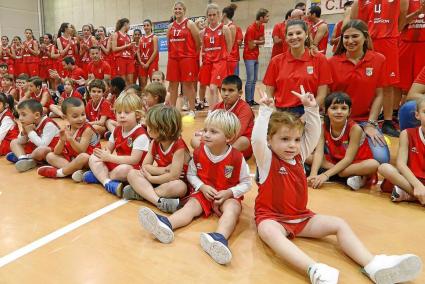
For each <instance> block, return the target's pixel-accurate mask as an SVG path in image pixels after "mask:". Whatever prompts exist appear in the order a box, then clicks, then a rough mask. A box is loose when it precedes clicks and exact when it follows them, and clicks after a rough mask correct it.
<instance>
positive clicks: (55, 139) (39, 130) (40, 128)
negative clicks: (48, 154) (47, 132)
mask: <svg viewBox="0 0 425 284" xmlns="http://www.w3.org/2000/svg"><path fill="white" fill-rule="evenodd" d="M49 122H50V123H53V124H54V125H55V126H56V127H57V128H58V130H59V125H58V124H57V123H56V122H55V121H54V120H53V119H51V118H50V117H46V118H44V119H43V120H42V121H41V123H40V124H39V125H37V126H36V129H35V130H34V131H35V133H37V135H38V136H39V137H42V136H43V131H44V127H45V126H46V124H47V123H49ZM58 133H59V131H58ZM58 141H59V136H55V137H53V139H52V141H50V144H49V145H47V146H48V147H50V148H51V149H54V147H55V146H56V144H57V143H58ZM27 145H33V147H34V149H35V148H36V147H37V146H35V145H34V143H32V142H31V141H29V142H28V143H27Z"/></svg>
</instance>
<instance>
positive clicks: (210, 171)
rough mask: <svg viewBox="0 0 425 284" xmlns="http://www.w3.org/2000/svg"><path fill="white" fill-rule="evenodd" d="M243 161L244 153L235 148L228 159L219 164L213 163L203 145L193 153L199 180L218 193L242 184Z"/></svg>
mask: <svg viewBox="0 0 425 284" xmlns="http://www.w3.org/2000/svg"><path fill="white" fill-rule="evenodd" d="M242 159H243V155H242V153H241V152H239V151H238V150H236V149H235V148H233V147H232V149H231V151H230V153H229V154H228V155H227V157H226V158H224V159H223V160H222V161H221V162H218V163H213V162H211V160H210V159H209V158H208V156H207V153H206V152H205V146H204V144H203V143H201V145H200V146H199V147H198V148H197V149H195V151H194V152H193V162H194V163H195V166H196V170H197V176H198V178H199V179H200V180H201V181H202V182H203V183H204V184H206V185H209V186H211V187H213V188H215V189H216V190H217V191H220V190H227V189H229V188H231V187H234V186H236V185H238V184H239V183H240V181H239V177H240V173H241V165H242Z"/></svg>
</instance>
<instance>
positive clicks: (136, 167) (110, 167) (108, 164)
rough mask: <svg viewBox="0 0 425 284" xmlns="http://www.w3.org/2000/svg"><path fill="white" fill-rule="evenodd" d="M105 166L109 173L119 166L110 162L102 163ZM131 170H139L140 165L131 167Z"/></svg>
mask: <svg viewBox="0 0 425 284" xmlns="http://www.w3.org/2000/svg"><path fill="white" fill-rule="evenodd" d="M104 164H105V166H106V167H107V168H108V170H109V171H112V170H113V169H115V168H116V167H118V166H119V165H120V164H115V163H111V162H104ZM133 169H136V170H140V165H133Z"/></svg>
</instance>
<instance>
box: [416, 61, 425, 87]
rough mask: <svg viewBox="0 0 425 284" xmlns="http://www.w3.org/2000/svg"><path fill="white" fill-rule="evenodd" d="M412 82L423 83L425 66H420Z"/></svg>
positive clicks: (424, 83) (424, 81) (424, 80)
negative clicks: (419, 71) (419, 70)
mask: <svg viewBox="0 0 425 284" xmlns="http://www.w3.org/2000/svg"><path fill="white" fill-rule="evenodd" d="M414 83H416V84H422V85H425V66H424V68H422V70H421V73H419V75H418V77H416V80H415V82H414Z"/></svg>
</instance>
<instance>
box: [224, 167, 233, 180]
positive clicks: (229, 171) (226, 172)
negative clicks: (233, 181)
mask: <svg viewBox="0 0 425 284" xmlns="http://www.w3.org/2000/svg"><path fill="white" fill-rule="evenodd" d="M232 174H233V166H224V176H225V177H226V178H231V177H232Z"/></svg>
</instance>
